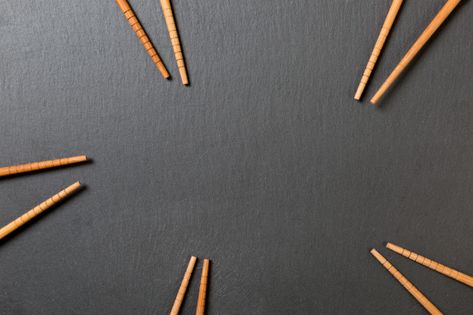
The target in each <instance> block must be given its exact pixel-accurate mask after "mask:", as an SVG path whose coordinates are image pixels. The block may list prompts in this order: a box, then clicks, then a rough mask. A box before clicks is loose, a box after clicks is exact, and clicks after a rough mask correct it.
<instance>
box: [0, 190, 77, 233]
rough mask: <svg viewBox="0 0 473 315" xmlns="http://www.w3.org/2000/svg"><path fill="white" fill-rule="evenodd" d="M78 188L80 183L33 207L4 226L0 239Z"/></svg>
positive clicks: (0, 230) (0, 231)
mask: <svg viewBox="0 0 473 315" xmlns="http://www.w3.org/2000/svg"><path fill="white" fill-rule="evenodd" d="M80 187H81V184H80V182H76V183H74V184H72V185H71V186H69V187H67V188H66V189H64V190H61V191H60V192H59V193H57V194H56V195H54V196H52V197H51V198H49V199H48V200H46V201H44V202H42V203H40V204H39V205H38V206H36V207H34V208H33V209H31V210H30V211H28V212H26V213H25V214H23V215H22V216H21V217H19V218H17V219H16V220H14V221H12V222H10V223H9V224H7V225H5V226H4V227H3V228H1V229H0V239H3V238H4V237H5V236H7V235H8V234H10V233H12V232H13V231H15V230H16V229H18V228H19V227H20V226H22V225H23V224H25V223H26V222H28V221H30V220H31V219H33V218H34V217H36V216H37V215H39V214H41V213H42V212H44V211H46V210H47V209H49V208H51V207H52V206H53V205H55V204H57V203H58V202H60V201H61V200H64V199H65V198H67V197H68V196H70V195H71V194H73V193H74V192H76V191H77V190H78V189H79V188H80Z"/></svg>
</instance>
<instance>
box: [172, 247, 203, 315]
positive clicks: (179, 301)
mask: <svg viewBox="0 0 473 315" xmlns="http://www.w3.org/2000/svg"><path fill="white" fill-rule="evenodd" d="M196 261H197V257H195V256H192V257H191V259H190V261H189V264H188V265H187V269H186V273H185V274H184V278H183V279H182V282H181V286H180V287H179V291H178V292H177V296H176V300H174V305H173V306H172V310H171V313H170V314H171V315H177V314H179V310H180V308H181V304H182V301H184V296H185V295H186V291H187V286H188V285H189V281H190V279H191V276H192V272H193V271H194V266H195V262H196Z"/></svg>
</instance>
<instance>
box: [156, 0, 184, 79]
mask: <svg viewBox="0 0 473 315" xmlns="http://www.w3.org/2000/svg"><path fill="white" fill-rule="evenodd" d="M161 8H162V9H163V14H164V19H165V20H166V26H167V28H168V32H169V37H170V39H171V45H172V49H173V50H174V57H175V58H176V63H177V67H178V68H179V74H180V75H181V80H182V84H184V85H188V84H189V78H188V77H187V70H186V63H185V61H184V55H183V53H182V47H181V42H180V40H179V33H178V32H177V27H176V21H175V20H174V14H173V12H172V7H171V1H170V0H161Z"/></svg>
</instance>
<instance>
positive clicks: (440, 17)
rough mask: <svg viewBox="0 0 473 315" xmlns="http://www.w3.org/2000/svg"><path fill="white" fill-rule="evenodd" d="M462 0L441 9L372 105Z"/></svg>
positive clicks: (390, 76) (453, 0) (381, 88)
mask: <svg viewBox="0 0 473 315" xmlns="http://www.w3.org/2000/svg"><path fill="white" fill-rule="evenodd" d="M460 1H461V0H448V2H447V3H446V4H445V5H444V6H443V7H442V9H440V11H439V13H438V14H437V15H436V16H435V18H434V19H433V20H432V22H430V24H429V25H428V26H427V28H426V29H425V30H424V32H423V33H422V34H421V35H420V37H419V38H418V39H417V41H416V42H415V43H414V45H412V47H411V48H410V49H409V51H408V52H407V54H406V55H405V56H404V58H402V60H401V61H400V62H399V64H398V65H397V66H396V68H394V70H393V72H392V73H391V74H390V75H389V77H388V78H387V79H386V81H385V82H384V83H383V85H381V87H380V88H379V90H378V91H377V92H376V94H375V95H374V96H373V98H371V101H370V102H371V103H372V104H376V103H377V102H378V100H379V99H380V98H381V97H382V96H383V95H384V93H386V91H387V90H388V89H389V87H390V86H391V84H393V83H394V81H395V80H396V79H397V78H398V77H399V75H400V74H401V73H402V72H403V71H404V69H405V68H406V67H407V65H409V63H410V62H411V61H412V60H413V59H414V57H415V56H416V55H417V54H418V53H419V51H420V50H421V49H422V47H423V46H424V45H425V44H426V43H427V42H428V40H429V39H430V38H431V37H432V35H433V34H434V33H435V32H436V31H437V29H438V28H439V27H440V25H442V23H443V22H444V21H445V20H446V19H447V17H448V16H449V15H450V13H452V11H453V9H455V7H456V6H457V5H458V4H459V3H460Z"/></svg>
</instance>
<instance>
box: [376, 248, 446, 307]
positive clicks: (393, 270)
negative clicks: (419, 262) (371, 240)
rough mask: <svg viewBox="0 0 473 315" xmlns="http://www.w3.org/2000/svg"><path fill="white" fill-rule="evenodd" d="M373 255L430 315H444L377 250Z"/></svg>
mask: <svg viewBox="0 0 473 315" xmlns="http://www.w3.org/2000/svg"><path fill="white" fill-rule="evenodd" d="M371 254H372V255H373V256H374V257H375V258H376V259H377V260H378V262H379V263H380V264H381V265H383V267H384V268H385V269H386V270H387V271H389V273H390V274H391V275H392V276H393V277H394V278H396V280H397V281H399V283H400V284H401V285H402V286H403V287H404V288H405V289H406V290H407V291H408V292H409V293H410V294H411V295H412V296H413V297H414V298H415V299H416V300H417V301H418V302H419V303H420V304H421V305H422V306H423V307H424V308H425V309H426V310H427V311H428V312H429V313H430V314H435V315H442V312H440V310H439V309H438V308H437V307H436V306H435V305H434V304H432V302H430V301H429V299H428V298H427V297H426V296H425V295H424V294H422V292H420V291H419V289H417V288H416V287H415V286H414V285H413V284H412V283H411V282H410V281H409V280H407V278H406V277H404V276H403V275H402V273H400V272H399V271H398V270H397V269H396V268H395V267H394V266H393V265H392V264H391V263H390V262H389V261H388V260H387V259H386V258H384V257H383V256H382V255H381V254H380V253H379V252H378V251H377V250H376V249H372V250H371Z"/></svg>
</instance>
